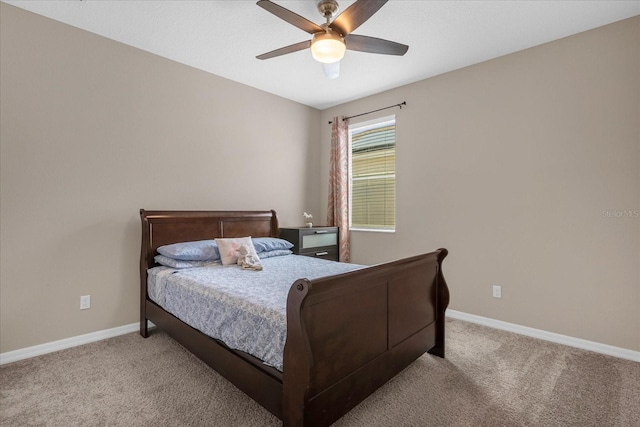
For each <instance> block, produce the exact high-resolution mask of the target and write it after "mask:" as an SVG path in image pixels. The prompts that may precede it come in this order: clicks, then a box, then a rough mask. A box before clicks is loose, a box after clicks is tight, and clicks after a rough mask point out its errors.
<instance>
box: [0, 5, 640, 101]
mask: <svg viewBox="0 0 640 427" xmlns="http://www.w3.org/2000/svg"><path fill="white" fill-rule="evenodd" d="M3 1H4V2H6V3H10V4H12V5H15V6H18V7H21V8H23V9H26V10H29V11H32V12H35V13H37V14H40V15H44V16H47V17H49V18H52V19H55V20H57V21H61V22H64V23H67V24H69V25H72V26H74V27H78V28H82V29H84V30H87V31H90V32H92V33H96V34H100V35H102V36H104V37H108V38H110V39H113V40H117V41H119V42H122V43H125V44H127V45H131V46H135V47H137V48H140V49H142V50H145V51H148V52H152V53H154V54H157V55H160V56H163V57H166V58H170V59H172V60H175V61H178V62H181V63H184V64H187V65H190V66H192V67H195V68H199V69H202V70H205V71H208V72H210V73H213V74H216V75H219V76H222V77H226V78H228V79H231V80H234V81H237V82H240V83H243V84H246V85H249V86H252V87H255V88H258V89H261V90H264V91H267V92H270V93H273V94H276V95H279V96H282V97H284V98H288V99H291V100H294V101H297V102H300V103H302V104H306V105H309V106H311V107H315V108H318V109H325V108H328V107H331V106H333V105H337V104H341V103H343V102H347V101H351V100H354V99H358V98H362V97H364V96H367V95H372V94H375V93H379V92H382V91H385V90H388V89H392V88H395V87H398V86H402V85H405V84H408V83H412V82H416V81H419V80H422V79H425V78H427V77H431V76H435V75H438V74H441V73H445V72H447V71H451V70H455V69H459V68H462V67H465V66H468V65H472V64H476V63H479V62H482V61H486V60H488V59H491V58H496V57H499V56H502V55H506V54H508V53H511V52H515V51H518V50H522V49H526V48H529V47H532V46H536V45H539V44H542V43H546V42H549V41H552V40H556V39H559V38H562V37H566V36H569V35H572V34H576V33H579V32H582V31H586V30H589V29H591V28H595V27H599V26H602V25H605V24H609V23H612V22H615V21H619V20H621V19H625V18H628V17H631V16H635V15H640V0H624V1H616V0H604V1H598V0H588V1H580V0H569V1H565V0H547V1H534V0H510V1H443V0H441V1H436V0H430V1H423V0H406V1H403V0H391V1H389V2H388V3H387V4H386V5H385V6H384V7H382V9H380V10H379V11H378V12H377V13H376V14H375V15H374V16H373V17H372V18H371V19H370V20H369V21H367V22H366V23H364V24H363V25H362V26H361V27H359V28H358V29H356V30H355V31H354V34H362V35H368V36H373V37H378V38H383V39H389V40H392V41H396V42H399V43H403V44H407V45H409V51H408V52H407V54H406V55H404V56H401V57H398V56H386V55H375V54H367V53H361V52H353V51H347V54H346V56H345V58H344V59H343V60H342V63H341V72H340V77H339V78H338V79H336V80H328V79H327V78H326V77H325V76H324V74H323V72H322V67H321V66H320V64H319V63H317V62H315V61H314V60H313V58H312V57H311V53H310V52H309V51H308V50H305V51H300V52H296V53H293V54H289V55H286V56H282V57H278V58H274V59H269V60H265V61H260V60H257V59H256V58H255V56H256V55H259V54H262V53H265V52H268V51H271V50H274V49H277V48H280V47H283V46H287V45H290V44H294V43H297V42H300V41H303V40H307V39H309V38H310V37H309V35H308V34H307V33H305V32H304V31H302V30H300V29H298V28H296V27H294V26H292V25H290V24H288V23H286V22H285V21H282V20H280V19H279V18H277V17H275V16H274V15H272V14H270V13H269V12H267V11H265V10H263V9H262V8H260V7H258V6H256V4H255V1H252V0H229V1H222V0H216V1H186V0H182V1H154V0H134V1H132V0H129V1H119V0H73V1H68V0H67V1H55V0H41V1H15V0H3ZM276 3H278V4H279V5H281V6H283V7H285V8H287V9H290V10H292V11H293V12H295V13H297V14H299V15H302V16H304V17H305V18H307V19H309V20H310V21H313V22H315V23H318V24H320V23H322V22H323V18H322V17H321V16H320V14H319V12H318V11H317V9H316V6H315V4H316V1H314V0H298V1H279V0H277V1H276ZM352 3H353V0H350V1H346V0H345V1H340V10H341V11H342V10H344V9H345V8H346V7H348V6H349V5H350V4H352Z"/></svg>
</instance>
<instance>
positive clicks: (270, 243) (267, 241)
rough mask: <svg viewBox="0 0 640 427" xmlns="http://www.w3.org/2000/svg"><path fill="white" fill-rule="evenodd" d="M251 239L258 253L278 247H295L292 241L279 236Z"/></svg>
mask: <svg viewBox="0 0 640 427" xmlns="http://www.w3.org/2000/svg"><path fill="white" fill-rule="evenodd" d="M251 241H252V242H253V247H254V248H256V253H258V254H260V253H262V252H269V251H275V250H278V249H291V248H292V247H293V244H292V243H290V242H288V241H286V240H284V239H278V238H277V237H254V238H252V239H251Z"/></svg>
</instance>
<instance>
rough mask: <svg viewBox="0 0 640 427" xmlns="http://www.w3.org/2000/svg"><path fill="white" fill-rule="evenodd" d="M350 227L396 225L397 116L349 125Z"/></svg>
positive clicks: (385, 228) (391, 228)
mask: <svg viewBox="0 0 640 427" xmlns="http://www.w3.org/2000/svg"><path fill="white" fill-rule="evenodd" d="M349 142H350V146H351V162H350V165H349V181H350V186H351V188H350V190H351V191H350V195H351V200H350V203H351V209H350V211H351V219H350V223H351V229H352V230H353V229H361V230H379V231H394V230H395V227H396V118H395V116H391V117H385V118H383V119H378V120H372V121H369V122H365V123H358V124H354V125H350V126H349Z"/></svg>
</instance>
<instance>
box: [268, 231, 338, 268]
mask: <svg viewBox="0 0 640 427" xmlns="http://www.w3.org/2000/svg"><path fill="white" fill-rule="evenodd" d="M338 233H339V232H338V227H295V228H281V229H280V238H281V239H285V240H288V241H289V242H291V243H293V248H291V251H293V253H294V254H297V255H304V256H310V257H315V258H323V259H328V260H331V261H339V257H340V254H339V253H338Z"/></svg>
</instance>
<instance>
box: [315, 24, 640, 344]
mask: <svg viewBox="0 0 640 427" xmlns="http://www.w3.org/2000/svg"><path fill="white" fill-rule="evenodd" d="M638 45H640V17H636V18H633V19H629V20H626V21H622V22H620V23H616V24H613V25H609V26H606V27H602V28H599V29H595V30H592V31H588V32H585V33H582V34H578V35H576V36H573V37H569V38H566V39H562V40H559V41H555V42H552V43H549V44H545V45H542V46H539V47H535V48H532V49H528V50H525V51H522V52H518V53H515V54H512V55H508V56H505V57H501V58H498V59H495V60H492V61H488V62H484V63H481V64H478V65H474V66H471V67H468V68H465V69H461V70H458V71H455V72H451V73H447V74H444V75H441V76H438V77H434V78H430V79H427V80H423V81H421V82H418V83H415V84H411V85H408V86H405V87H401V88H398V89H395V90H391V91H389V92H385V93H383V94H379V95H375V96H371V97H368V98H365V99H361V100H358V101H354V102H351V103H347V104H344V105H341V106H338V107H334V108H331V109H328V110H325V111H323V113H322V142H321V143H322V150H323V152H322V159H323V167H322V169H321V170H322V171H323V176H322V181H325V180H326V179H327V172H326V171H327V168H328V166H327V163H328V160H327V159H328V158H329V142H328V141H329V138H330V135H329V133H330V129H329V126H328V125H327V124H326V121H327V120H329V119H330V118H331V117H332V116H333V115H347V116H349V115H353V114H358V113H361V112H364V111H368V110H373V109H377V108H380V107H383V106H386V105H393V104H396V103H399V102H402V101H406V102H407V104H408V105H407V107H406V108H403V109H402V110H397V109H396V110H387V111H384V112H381V113H378V115H388V114H392V113H395V114H397V206H396V208H397V231H396V233H395V234H382V233H371V232H354V233H353V234H352V254H353V257H352V260H353V262H360V263H367V264H368V263H375V262H380V261H384V260H388V259H391V258H397V257H402V256H406V255H410V254H414V253H417V252H422V251H429V250H432V249H436V248H438V247H442V246H444V247H447V248H448V249H449V250H450V256H449V258H448V259H447V261H446V262H445V265H444V269H445V274H446V277H447V279H448V283H449V286H450V289H451V305H450V308H452V309H455V310H459V311H462V312H466V313H471V314H476V315H480V316H485V317H489V318H493V319H498V320H503V321H507V322H512V323H516V324H520V325H524V326H529V327H533V328H538V329H542V330H546V331H551V332H556V333H560V334H564V335H569V336H573V337H577V338H582V339H586V340H591V341H595V342H599V343H604V344H609V345H613V346H618V347H622V348H626V349H631V350H636V351H637V350H640V270H639V265H640V219H639V218H638V217H637V216H636V217H624V216H623V217H621V218H617V217H615V216H614V217H607V216H606V211H609V212H611V213H612V215H616V214H615V213H614V211H635V212H638V210H640V127H639V121H640V107H639V101H640V96H639V95H640V50H638ZM372 117H375V116H365V117H362V118H360V119H363V120H369V119H371V118H372ZM320 190H321V192H322V196H321V197H322V200H325V197H326V189H325V188H324V186H323V187H321V188H320ZM492 285H501V286H502V293H503V297H502V299H494V298H492V296H491V287H492Z"/></svg>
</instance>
